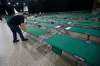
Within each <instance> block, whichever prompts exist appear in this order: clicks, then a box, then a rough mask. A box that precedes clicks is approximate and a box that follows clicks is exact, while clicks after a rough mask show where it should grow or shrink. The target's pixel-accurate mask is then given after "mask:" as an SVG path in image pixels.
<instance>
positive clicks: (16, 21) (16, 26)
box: [7, 15, 28, 43]
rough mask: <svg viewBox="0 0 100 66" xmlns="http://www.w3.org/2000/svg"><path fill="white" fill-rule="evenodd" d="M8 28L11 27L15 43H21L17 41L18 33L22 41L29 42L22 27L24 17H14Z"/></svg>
mask: <svg viewBox="0 0 100 66" xmlns="http://www.w3.org/2000/svg"><path fill="white" fill-rule="evenodd" d="M7 23H8V26H9V27H10V29H11V31H12V34H13V42H14V43H16V42H19V40H18V39H17V33H18V34H19V36H20V38H21V40H22V41H27V40H28V39H26V38H24V36H23V34H22V31H21V29H20V26H21V25H23V24H24V16H23V15H16V16H13V17H12V18H11V19H10V20H9V21H8V22H7Z"/></svg>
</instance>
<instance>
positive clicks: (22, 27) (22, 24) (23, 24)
mask: <svg viewBox="0 0 100 66" xmlns="http://www.w3.org/2000/svg"><path fill="white" fill-rule="evenodd" d="M20 28H21V29H22V30H23V31H26V24H25V23H21V25H20Z"/></svg>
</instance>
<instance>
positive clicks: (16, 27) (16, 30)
mask: <svg viewBox="0 0 100 66" xmlns="http://www.w3.org/2000/svg"><path fill="white" fill-rule="evenodd" d="M9 27H10V29H11V31H12V34H13V40H17V33H18V34H19V36H20V38H21V40H23V39H24V36H23V33H22V31H21V29H20V28H19V26H14V25H9Z"/></svg>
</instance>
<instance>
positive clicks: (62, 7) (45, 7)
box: [0, 0, 94, 14]
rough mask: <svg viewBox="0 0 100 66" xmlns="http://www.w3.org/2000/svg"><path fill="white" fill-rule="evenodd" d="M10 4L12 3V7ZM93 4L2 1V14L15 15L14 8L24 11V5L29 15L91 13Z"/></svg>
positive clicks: (65, 0)
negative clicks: (41, 13) (71, 12)
mask: <svg viewBox="0 0 100 66" xmlns="http://www.w3.org/2000/svg"><path fill="white" fill-rule="evenodd" d="M8 2H10V5H9V4H8ZM93 2H94V0H0V14H2V13H4V12H5V11H7V12H8V14H14V11H13V10H14V9H13V8H16V10H17V11H19V12H20V11H23V6H24V5H27V6H28V9H29V13H36V12H65V11H83V10H87V11H91V10H92V8H93ZM16 3H19V4H18V5H17V4H16ZM24 3H25V4H24Z"/></svg>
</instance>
